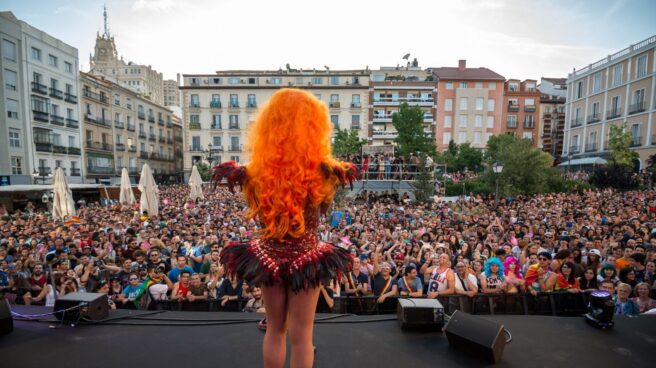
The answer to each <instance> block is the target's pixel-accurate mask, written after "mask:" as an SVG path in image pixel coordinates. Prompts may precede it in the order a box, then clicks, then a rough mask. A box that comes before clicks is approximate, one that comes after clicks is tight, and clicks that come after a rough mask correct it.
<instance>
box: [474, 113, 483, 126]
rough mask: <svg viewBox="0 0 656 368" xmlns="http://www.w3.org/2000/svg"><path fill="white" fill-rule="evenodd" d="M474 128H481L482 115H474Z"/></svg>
mask: <svg viewBox="0 0 656 368" xmlns="http://www.w3.org/2000/svg"><path fill="white" fill-rule="evenodd" d="M474 127H476V128H482V127H483V115H476V120H474Z"/></svg>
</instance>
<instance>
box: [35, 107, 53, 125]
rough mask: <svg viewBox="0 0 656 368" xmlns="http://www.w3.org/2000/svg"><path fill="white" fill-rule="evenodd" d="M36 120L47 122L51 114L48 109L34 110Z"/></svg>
mask: <svg viewBox="0 0 656 368" xmlns="http://www.w3.org/2000/svg"><path fill="white" fill-rule="evenodd" d="M32 115H33V116H34V120H36V121H41V122H44V123H47V122H48V121H49V119H48V117H49V114H48V113H47V112H46V111H39V110H32Z"/></svg>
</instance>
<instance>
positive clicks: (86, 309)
mask: <svg viewBox="0 0 656 368" xmlns="http://www.w3.org/2000/svg"><path fill="white" fill-rule="evenodd" d="M64 310H65V312H64ZM54 311H55V312H56V313H55V316H56V317H57V318H58V319H60V320H62V321H68V322H77V321H79V320H80V319H87V320H91V321H100V320H103V319H105V318H107V316H108V315H109V302H108V301H107V295H105V294H99V293H70V294H66V295H64V296H62V297H60V298H58V299H57V301H55V308H54Z"/></svg>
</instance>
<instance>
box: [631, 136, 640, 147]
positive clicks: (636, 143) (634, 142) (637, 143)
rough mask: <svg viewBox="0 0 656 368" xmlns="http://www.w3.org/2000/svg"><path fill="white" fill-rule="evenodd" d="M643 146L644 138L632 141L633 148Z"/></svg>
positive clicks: (635, 138)
mask: <svg viewBox="0 0 656 368" xmlns="http://www.w3.org/2000/svg"><path fill="white" fill-rule="evenodd" d="M640 146H642V137H640V136H637V137H633V138H632V139H631V147H640Z"/></svg>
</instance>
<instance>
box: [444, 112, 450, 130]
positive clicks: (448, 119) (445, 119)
mask: <svg viewBox="0 0 656 368" xmlns="http://www.w3.org/2000/svg"><path fill="white" fill-rule="evenodd" d="M451 120H452V117H451V115H446V116H444V127H445V128H451Z"/></svg>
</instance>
